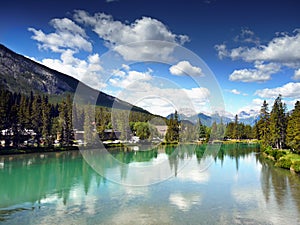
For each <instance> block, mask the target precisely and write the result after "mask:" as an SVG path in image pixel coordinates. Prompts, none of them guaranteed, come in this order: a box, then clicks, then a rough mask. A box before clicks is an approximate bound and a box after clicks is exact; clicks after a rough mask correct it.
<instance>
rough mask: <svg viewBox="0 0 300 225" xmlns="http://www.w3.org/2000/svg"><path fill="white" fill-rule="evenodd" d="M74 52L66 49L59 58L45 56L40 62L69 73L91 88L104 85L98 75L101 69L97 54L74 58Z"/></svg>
mask: <svg viewBox="0 0 300 225" xmlns="http://www.w3.org/2000/svg"><path fill="white" fill-rule="evenodd" d="M74 54H75V52H74V51H73V50H70V49H68V50H65V51H64V52H63V53H62V54H61V57H60V59H49V58H45V59H43V60H42V61H41V63H42V64H44V65H45V66H47V67H49V68H52V69H54V70H57V71H59V72H61V73H64V74H68V75H71V76H73V77H74V78H76V79H78V80H80V81H82V82H84V83H85V84H87V85H89V86H91V87H93V88H96V89H100V88H103V87H105V86H106V84H105V83H103V82H102V81H101V80H100V76H99V73H100V72H102V70H103V69H102V67H101V65H100V57H99V55H98V54H93V55H89V56H88V59H87V60H81V59H78V58H76V57H75V56H74Z"/></svg>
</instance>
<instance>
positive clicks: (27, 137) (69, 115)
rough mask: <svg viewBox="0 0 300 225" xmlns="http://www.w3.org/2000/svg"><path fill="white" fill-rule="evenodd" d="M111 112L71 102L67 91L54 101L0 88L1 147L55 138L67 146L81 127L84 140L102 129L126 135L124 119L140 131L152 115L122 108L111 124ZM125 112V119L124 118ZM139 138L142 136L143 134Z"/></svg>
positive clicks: (42, 143) (50, 143) (36, 143)
mask: <svg viewBox="0 0 300 225" xmlns="http://www.w3.org/2000/svg"><path fill="white" fill-rule="evenodd" d="M93 110H94V111H93ZM92 111H93V112H92ZM111 113H112V110H111V109H110V108H107V107H101V106H96V107H94V106H91V105H89V104H87V105H78V104H73V99H72V97H71V95H67V96H66V97H64V98H63V97H61V98H60V101H59V102H56V103H55V102H51V101H50V100H49V97H48V96H47V95H41V94H34V93H33V92H31V94H30V95H25V94H21V93H11V92H9V91H7V90H2V89H1V90H0V131H1V132H0V140H3V141H4V147H10V146H12V147H14V148H19V147H22V146H24V143H26V142H27V145H30V146H37V147H39V146H53V145H54V143H55V142H58V144H59V145H60V146H70V145H73V144H74V132H75V131H76V130H81V131H85V132H84V139H85V140H84V141H85V142H90V141H92V140H94V139H93V138H95V135H97V136H98V137H100V139H101V138H103V137H104V131H105V129H115V130H116V129H119V130H120V131H122V132H121V137H119V138H121V139H126V138H127V139H128V138H129V137H126V134H127V133H128V132H127V131H128V129H130V127H129V125H127V124H128V121H129V122H130V123H131V124H132V123H133V124H135V123H137V124H136V125H135V126H134V125H133V126H134V129H135V131H137V132H138V133H139V134H141V133H142V131H143V130H145V129H142V128H141V127H143V126H144V124H143V122H147V121H149V120H151V119H152V118H153V117H154V115H152V114H147V113H142V112H134V111H131V112H130V113H129V114H128V112H127V111H125V110H117V113H115V117H116V121H115V122H116V126H114V124H113V122H114V121H112V117H111ZM92 115H94V117H93V116H92ZM126 116H127V119H128V120H127V121H126V120H124V119H125V118H126ZM126 123H127V124H126ZM150 129H153V127H151V128H150ZM146 132H148V131H146ZM148 133H149V132H148ZM152 133H153V132H152ZM141 135H144V134H141ZM142 138H146V137H145V135H144V136H143V137H142ZM0 146H1V145H0ZM2 147H3V146H2Z"/></svg>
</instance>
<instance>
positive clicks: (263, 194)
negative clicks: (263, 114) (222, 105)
mask: <svg viewBox="0 0 300 225" xmlns="http://www.w3.org/2000/svg"><path fill="white" fill-rule="evenodd" d="M0 224H300V177H299V175H297V174H293V173H291V172H290V171H288V170H283V169H280V168H275V167H274V166H273V164H272V162H270V161H268V160H265V159H263V158H262V157H261V156H260V154H259V150H258V146H256V145H251V144H249V145H248V144H236V145H223V146H222V147H221V148H220V149H219V148H217V151H216V149H213V150H211V149H209V148H208V147H207V148H206V147H205V146H196V145H181V146H180V147H177V148H176V147H170V146H167V147H165V146H161V147H158V148H154V149H153V150H151V151H131V152H124V151H122V149H121V151H118V149H116V150H115V151H113V152H112V153H111V154H110V153H108V152H106V151H103V150H97V149H94V150H84V151H81V152H79V151H70V152H59V153H58V152H56V153H44V154H26V155H8V156H0Z"/></svg>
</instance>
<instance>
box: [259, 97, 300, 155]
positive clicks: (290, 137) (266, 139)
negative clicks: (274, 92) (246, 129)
mask: <svg viewBox="0 0 300 225" xmlns="http://www.w3.org/2000/svg"><path fill="white" fill-rule="evenodd" d="M254 130H255V137H256V138H257V139H259V140H261V142H262V144H263V145H264V146H271V147H273V148H277V149H283V148H291V149H292V150H293V151H295V152H298V153H300V102H299V101H297V102H296V104H295V108H294V109H293V110H292V111H291V112H287V107H286V105H285V103H283V102H282V98H281V95H279V96H278V97H277V98H276V99H275V101H274V104H273V106H272V109H271V112H270V111H269V108H268V103H267V102H266V101H264V103H263V105H262V107H261V110H260V119H259V121H258V122H257V123H256V124H255V126H254Z"/></svg>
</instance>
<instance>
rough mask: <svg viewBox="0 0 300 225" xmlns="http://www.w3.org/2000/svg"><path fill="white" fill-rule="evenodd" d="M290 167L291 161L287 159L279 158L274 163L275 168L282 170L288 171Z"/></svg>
mask: <svg viewBox="0 0 300 225" xmlns="http://www.w3.org/2000/svg"><path fill="white" fill-rule="evenodd" d="M291 165H292V160H290V159H289V158H281V159H279V160H278V161H277V162H276V163H275V166H277V167H281V168H284V169H290V167H291Z"/></svg>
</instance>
